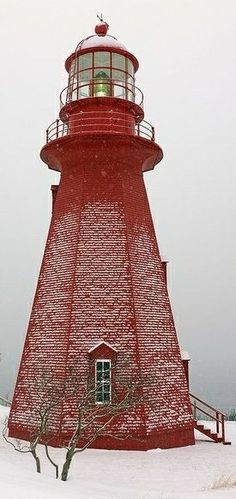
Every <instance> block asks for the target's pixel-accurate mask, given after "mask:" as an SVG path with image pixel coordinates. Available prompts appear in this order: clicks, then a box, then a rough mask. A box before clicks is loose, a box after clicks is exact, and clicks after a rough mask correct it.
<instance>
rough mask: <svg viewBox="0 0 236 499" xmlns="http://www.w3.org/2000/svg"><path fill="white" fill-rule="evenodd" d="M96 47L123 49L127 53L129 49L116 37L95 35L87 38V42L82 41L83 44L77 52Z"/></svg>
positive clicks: (80, 44)
mask: <svg viewBox="0 0 236 499" xmlns="http://www.w3.org/2000/svg"><path fill="white" fill-rule="evenodd" d="M94 47H110V48H114V49H116V48H117V49H121V50H125V51H127V48H126V47H125V45H124V44H123V43H121V42H119V41H118V40H117V39H116V38H114V36H110V35H105V36H98V35H93V36H89V37H88V38H85V40H82V42H80V43H79V45H78V47H77V50H84V49H89V48H94Z"/></svg>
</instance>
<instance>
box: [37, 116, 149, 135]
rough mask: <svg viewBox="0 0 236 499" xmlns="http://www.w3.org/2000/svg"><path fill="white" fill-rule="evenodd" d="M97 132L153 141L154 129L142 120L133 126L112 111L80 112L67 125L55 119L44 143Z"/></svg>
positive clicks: (131, 122) (130, 121)
mask: <svg viewBox="0 0 236 499" xmlns="http://www.w3.org/2000/svg"><path fill="white" fill-rule="evenodd" d="M98 132H106V133H116V134H125V135H127V134H128V135H134V136H137V135H138V136H139V137H143V138H146V139H148V140H151V141H155V129H154V127H153V126H152V125H151V124H150V123H148V122H147V121H145V120H143V121H141V123H138V124H135V123H134V122H133V121H132V120H130V118H129V116H127V115H126V114H123V113H118V112H114V113H113V112H112V111H85V112H83V111H81V112H80V113H78V114H75V115H74V116H73V120H71V122H70V124H69V125H68V124H67V123H64V122H63V121H61V120H60V119H57V120H55V121H54V122H53V123H51V125H50V126H49V127H48V129H47V131H46V141H47V143H48V142H51V141H52V140H56V139H58V138H60V137H64V136H67V135H76V134H86V133H98Z"/></svg>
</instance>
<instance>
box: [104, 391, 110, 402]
mask: <svg viewBox="0 0 236 499" xmlns="http://www.w3.org/2000/svg"><path fill="white" fill-rule="evenodd" d="M104 402H110V394H109V393H104Z"/></svg>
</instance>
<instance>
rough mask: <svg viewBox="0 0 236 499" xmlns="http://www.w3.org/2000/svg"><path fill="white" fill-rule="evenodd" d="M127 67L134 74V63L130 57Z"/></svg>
mask: <svg viewBox="0 0 236 499" xmlns="http://www.w3.org/2000/svg"><path fill="white" fill-rule="evenodd" d="M127 68H128V73H129V74H130V75H131V76H134V65H133V63H132V62H131V61H130V60H129V59H127Z"/></svg>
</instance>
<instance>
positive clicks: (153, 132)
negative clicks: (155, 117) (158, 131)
mask: <svg viewBox="0 0 236 499" xmlns="http://www.w3.org/2000/svg"><path fill="white" fill-rule="evenodd" d="M152 140H153V142H155V128H154V126H152Z"/></svg>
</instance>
